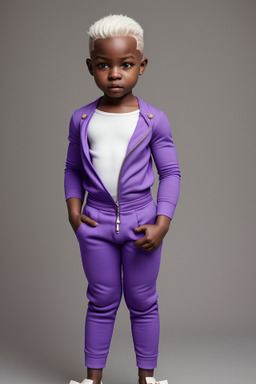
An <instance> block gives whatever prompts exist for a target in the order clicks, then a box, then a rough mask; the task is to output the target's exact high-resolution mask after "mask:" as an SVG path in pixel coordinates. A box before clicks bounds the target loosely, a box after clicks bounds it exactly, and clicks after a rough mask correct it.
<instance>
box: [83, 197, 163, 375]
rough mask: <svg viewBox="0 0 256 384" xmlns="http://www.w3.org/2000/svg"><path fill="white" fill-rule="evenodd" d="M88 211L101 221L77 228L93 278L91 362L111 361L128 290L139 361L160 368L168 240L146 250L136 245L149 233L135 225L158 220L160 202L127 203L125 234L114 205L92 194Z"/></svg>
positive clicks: (88, 328)
mask: <svg viewBox="0 0 256 384" xmlns="http://www.w3.org/2000/svg"><path fill="white" fill-rule="evenodd" d="M83 214H85V215H87V216H89V217H91V218H92V219H94V220H96V221H97V222H98V223H99V225H98V226H97V227H92V226H90V225H88V224H86V223H83V224H81V225H80V226H79V228H78V230H77V232H76V236H77V240H78V242H79V246H80V251H81V258H82V264H83V269H84V272H85V275H86V278H87V281H88V287H87V298H88V300H89V302H88V308H87V312H86V319H85V344H84V354H85V365H86V366H87V367H89V368H104V367H105V366H106V362H107V356H108V353H109V348H110V343H111V338H112V334H113V329H114V323H115V318H116V313H117V310H118V307H119V304H120V302H121V298H122V292H124V299H125V302H126V305H127V308H128V309H129V312H130V320H131V331H132V338H133V344H134V350H135V355H136V363H137V366H138V367H140V368H142V369H154V368H156V367H157V358H158V345H159V332H160V321H159V311H158V300H157V299H158V293H157V289H156V281H157V276H158V272H159V267H160V259H161V249H162V243H161V245H160V247H158V248H157V249H156V250H154V251H146V250H143V249H142V248H141V247H138V246H136V245H134V241H135V240H138V239H139V238H141V237H143V236H144V235H145V233H144V232H140V233H135V232H134V230H133V229H134V228H135V227H137V226H139V225H142V224H154V223H155V221H156V204H155V202H154V200H153V199H152V197H149V198H146V199H145V198H144V199H139V200H136V201H133V202H129V203H127V204H122V205H121V209H120V232H119V233H116V224H115V221H116V212H115V207H114V206H112V205H109V204H105V203H103V202H99V201H95V200H93V199H92V198H91V197H90V196H89V195H88V197H87V201H86V204H85V205H84V208H83Z"/></svg>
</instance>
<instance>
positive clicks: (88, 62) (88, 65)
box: [86, 59, 93, 76]
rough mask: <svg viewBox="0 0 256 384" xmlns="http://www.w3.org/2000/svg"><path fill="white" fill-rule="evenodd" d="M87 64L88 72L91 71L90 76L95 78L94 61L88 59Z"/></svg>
mask: <svg viewBox="0 0 256 384" xmlns="http://www.w3.org/2000/svg"><path fill="white" fill-rule="evenodd" d="M86 64H87V67H88V70H89V72H90V74H91V75H92V76H93V69H92V60H91V59H86Z"/></svg>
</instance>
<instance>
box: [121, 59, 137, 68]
mask: <svg viewBox="0 0 256 384" xmlns="http://www.w3.org/2000/svg"><path fill="white" fill-rule="evenodd" d="M133 65H134V64H133V63H130V62H127V61H126V62H125V63H123V64H122V67H123V68H125V69H127V68H131V67H132V66H133Z"/></svg>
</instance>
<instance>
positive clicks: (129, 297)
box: [124, 287, 158, 314]
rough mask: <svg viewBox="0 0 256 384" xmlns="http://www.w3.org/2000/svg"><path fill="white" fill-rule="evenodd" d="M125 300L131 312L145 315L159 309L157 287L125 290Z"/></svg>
mask: <svg viewBox="0 0 256 384" xmlns="http://www.w3.org/2000/svg"><path fill="white" fill-rule="evenodd" d="M124 299H125V302H126V305H127V308H128V309H129V310H130V312H134V313H135V312H138V313H141V312H143V313H144V314H145V313H150V312H152V311H154V310H156V309H158V300H157V299H158V293H157V290H156V288H155V287H151V288H146V287H145V289H139V288H138V287H137V288H136V287H133V288H130V289H125V290H124Z"/></svg>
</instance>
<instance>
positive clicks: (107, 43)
mask: <svg viewBox="0 0 256 384" xmlns="http://www.w3.org/2000/svg"><path fill="white" fill-rule="evenodd" d="M147 61H148V60H147V58H144V59H142V54H141V52H140V51H139V50H138V49H137V42H136V39H135V38H134V37H130V36H125V37H111V38H107V39H97V40H96V41H95V42H94V50H93V51H92V53H91V58H90V59H87V60H86V63H87V66H88V69H89V71H90V73H91V75H92V76H93V77H94V80H95V83H96V84H97V86H98V87H99V89H101V90H102V91H103V92H104V94H105V96H108V97H110V98H121V97H123V96H125V95H129V94H131V93H132V89H133V88H134V86H135V85H136V83H137V81H138V78H139V75H142V73H143V72H144V70H145V68H146V65H147Z"/></svg>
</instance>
